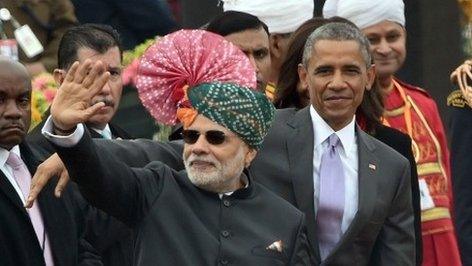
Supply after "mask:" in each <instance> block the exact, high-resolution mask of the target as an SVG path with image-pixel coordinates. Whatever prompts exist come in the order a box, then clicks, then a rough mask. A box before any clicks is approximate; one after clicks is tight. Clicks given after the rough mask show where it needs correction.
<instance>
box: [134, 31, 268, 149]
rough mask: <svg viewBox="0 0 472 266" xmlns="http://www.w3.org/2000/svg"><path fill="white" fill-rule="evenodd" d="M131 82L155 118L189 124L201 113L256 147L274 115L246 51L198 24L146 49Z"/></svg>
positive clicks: (168, 36)
mask: <svg viewBox="0 0 472 266" xmlns="http://www.w3.org/2000/svg"><path fill="white" fill-rule="evenodd" d="M136 87H137V89H138V92H139V98H140V99H141V101H142V103H143V105H144V107H146V109H147V110H148V111H149V112H150V113H151V115H152V116H153V117H154V118H155V119H156V120H157V121H159V122H161V123H165V124H170V125H174V124H176V123H177V122H181V123H182V124H183V125H184V127H188V126H189V125H191V124H192V123H193V121H194V120H195V118H196V116H197V115H198V114H202V115H204V116H206V117H207V118H209V119H210V120H212V121H214V122H216V123H218V124H220V125H222V126H224V127H226V128H228V129H229V130H231V131H233V132H235V133H236V134H237V135H239V136H240V137H241V139H243V140H244V141H245V142H246V143H247V144H248V145H249V146H251V147H254V148H256V149H257V148H259V147H260V145H261V143H262V140H263V138H264V137H265V135H266V134H267V131H268V128H269V126H270V124H271V122H272V120H273V116H274V107H273V105H272V104H271V103H270V101H269V100H268V99H267V98H266V97H265V95H263V94H261V93H259V92H257V91H256V75H255V69H254V67H253V66H252V64H251V62H250V61H249V59H248V58H247V56H246V55H245V54H244V53H243V52H242V51H241V50H239V48H237V47H236V46H234V45H233V44H231V43H230V42H228V41H226V40H225V39H224V38H223V37H221V36H219V35H216V34H214V33H210V32H206V31H203V30H180V31H177V32H175V33H172V34H169V35H167V36H165V37H163V38H161V39H160V40H159V42H158V43H156V44H154V45H152V46H151V47H150V48H149V49H148V50H146V52H145V53H144V55H143V57H142V59H141V61H140V65H139V67H138V78H137V84H136Z"/></svg>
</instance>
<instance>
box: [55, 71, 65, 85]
mask: <svg viewBox="0 0 472 266" xmlns="http://www.w3.org/2000/svg"><path fill="white" fill-rule="evenodd" d="M65 73H66V72H65V71H64V70H62V69H58V68H56V69H54V72H53V76H54V80H55V81H56V83H57V84H58V85H61V84H62V82H64V79H65V77H66V76H65Z"/></svg>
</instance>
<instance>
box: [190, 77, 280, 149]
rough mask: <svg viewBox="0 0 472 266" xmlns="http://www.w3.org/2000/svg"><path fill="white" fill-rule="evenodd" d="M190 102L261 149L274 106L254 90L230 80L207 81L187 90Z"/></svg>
mask: <svg viewBox="0 0 472 266" xmlns="http://www.w3.org/2000/svg"><path fill="white" fill-rule="evenodd" d="M188 98H189V100H190V103H191V105H192V106H193V107H194V108H195V109H196V110H197V111H198V113H199V114H202V115H204V116H206V117H207V118H209V119H210V120H212V121H214V122H216V123H218V124H220V125H222V126H224V127H226V128H227V129H229V130H231V131H233V132H234V133H236V134H237V135H239V137H240V138H241V139H243V140H244V141H245V142H246V143H247V144H248V145H249V146H251V147H253V148H255V149H259V148H260V146H261V144H262V141H263V140H264V137H265V135H266V134H267V132H268V131H269V128H270V125H271V123H272V120H273V118H274V113H275V108H274V106H273V105H272V103H271V102H270V101H269V100H268V99H267V97H266V96H265V95H264V94H262V93H259V92H257V91H255V90H250V89H248V88H243V87H239V86H237V85H234V84H230V83H204V84H201V85H198V86H197V87H194V88H192V89H191V90H189V92H188Z"/></svg>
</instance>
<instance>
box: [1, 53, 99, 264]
mask: <svg viewBox="0 0 472 266" xmlns="http://www.w3.org/2000/svg"><path fill="white" fill-rule="evenodd" d="M30 115H31V80H30V78H29V74H28V72H27V70H26V68H25V67H24V66H23V65H21V64H20V63H17V62H14V61H10V60H6V59H0V168H1V172H0V265H2V266H10V265H11V266H16V265H53V264H54V265H56V266H59V265H64V266H68V265H77V264H78V263H79V264H81V265H99V264H94V263H99V261H98V260H95V262H93V261H92V260H89V259H92V258H90V257H89V258H87V257H83V255H84V254H85V253H82V250H81V249H79V243H81V245H82V244H84V242H81V241H80V240H79V239H80V236H81V233H82V231H83V230H84V224H85V223H84V220H83V216H82V213H81V209H80V208H81V206H79V205H78V203H77V201H75V200H74V198H73V195H72V194H71V193H70V191H69V190H68V189H66V191H65V193H64V197H63V198H62V199H58V198H55V197H54V196H53V194H52V191H53V189H54V187H53V186H47V187H46V188H45V191H44V192H42V193H41V194H40V195H39V197H38V199H37V200H36V201H35V203H34V205H35V206H33V208H31V209H29V210H26V209H25V207H24V203H25V199H26V196H27V193H28V192H27V190H28V184H29V183H30V182H31V175H32V174H33V173H34V172H35V170H36V167H37V165H39V163H40V157H39V155H38V154H37V152H36V151H35V150H34V148H33V146H32V145H30V143H28V142H27V141H25V140H24V138H25V135H26V132H27V131H28V128H29V125H30ZM64 247H67V248H64ZM87 260H88V261H87ZM87 263H91V264H87Z"/></svg>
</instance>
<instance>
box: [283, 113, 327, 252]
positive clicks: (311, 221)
mask: <svg viewBox="0 0 472 266" xmlns="http://www.w3.org/2000/svg"><path fill="white" fill-rule="evenodd" d="M309 111H310V109H309V107H306V108H304V109H302V110H300V111H298V112H297V113H295V115H294V116H293V118H292V119H291V120H289V121H288V122H287V125H288V127H289V129H291V131H290V132H289V134H287V138H286V145H287V151H288V159H289V167H290V174H291V175H292V176H291V178H292V185H293V191H294V194H295V200H296V203H297V207H298V209H300V210H301V211H303V212H304V213H305V216H306V225H307V231H308V238H309V240H310V242H311V244H312V246H313V248H314V249H315V252H316V253H318V241H317V239H316V232H315V225H316V223H315V207H314V197H313V195H314V194H313V145H314V144H313V143H314V142H313V141H314V137H313V136H314V135H313V125H312V121H311V117H310V112H309ZM316 255H317V258H319V254H316Z"/></svg>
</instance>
